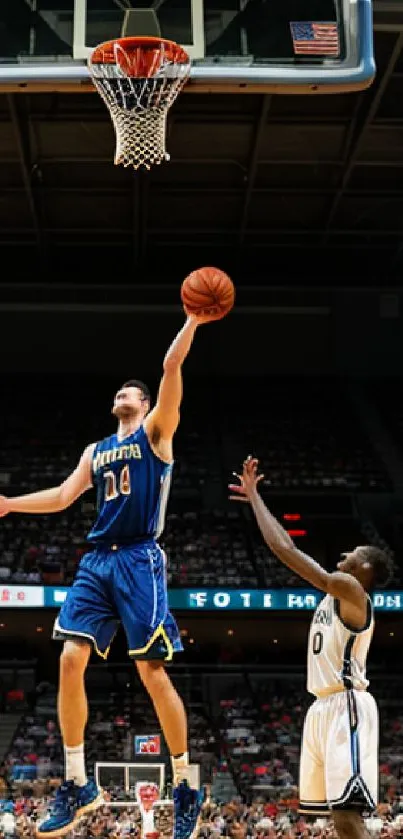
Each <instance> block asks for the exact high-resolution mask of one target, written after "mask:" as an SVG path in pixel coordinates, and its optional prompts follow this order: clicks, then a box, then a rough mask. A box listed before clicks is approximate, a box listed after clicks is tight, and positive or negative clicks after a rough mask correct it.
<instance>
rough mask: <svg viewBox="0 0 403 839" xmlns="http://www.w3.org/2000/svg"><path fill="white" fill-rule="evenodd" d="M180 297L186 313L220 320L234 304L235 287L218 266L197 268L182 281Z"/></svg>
mask: <svg viewBox="0 0 403 839" xmlns="http://www.w3.org/2000/svg"><path fill="white" fill-rule="evenodd" d="M181 298H182V303H183V306H184V309H185V312H186V314H188V315H199V316H200V317H209V318H211V320H220V318H223V317H225V315H227V314H228V312H230V311H231V309H232V307H233V305H234V300H235V288H234V285H233V282H232V280H230V278H229V277H228V275H227V274H224V271H220V269H219V268H198V269H197V270H196V271H192V273H191V274H189V276H188V277H186V279H185V280H184V281H183V283H182V288H181Z"/></svg>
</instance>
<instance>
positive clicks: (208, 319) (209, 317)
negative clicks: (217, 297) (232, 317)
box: [183, 306, 223, 326]
mask: <svg viewBox="0 0 403 839" xmlns="http://www.w3.org/2000/svg"><path fill="white" fill-rule="evenodd" d="M183 310H184V312H185V314H186V315H187V317H188V319H189V320H191V321H192V322H193V323H195V324H196V326H201V325H202V323H212V321H213V320H221V319H222V318H223V314H222V312H218V313H217V312H215V314H214V313H213V314H212V313H210V314H209V313H208V310H206V314H203V315H194V314H193V312H188V310H187V308H186V306H184V307H183Z"/></svg>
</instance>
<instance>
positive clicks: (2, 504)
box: [0, 495, 10, 518]
mask: <svg viewBox="0 0 403 839" xmlns="http://www.w3.org/2000/svg"><path fill="white" fill-rule="evenodd" d="M9 512H10V502H9V500H8V498H6V496H5V495H0V518H3V516H7V515H8V513H9Z"/></svg>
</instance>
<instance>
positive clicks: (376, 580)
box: [362, 545, 393, 588]
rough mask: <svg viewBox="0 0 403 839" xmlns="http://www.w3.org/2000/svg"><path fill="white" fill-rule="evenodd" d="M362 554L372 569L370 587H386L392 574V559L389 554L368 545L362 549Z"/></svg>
mask: <svg viewBox="0 0 403 839" xmlns="http://www.w3.org/2000/svg"><path fill="white" fill-rule="evenodd" d="M362 554H363V557H364V559H365V560H366V562H369V563H370V565H371V567H372V586H373V587H375V586H376V587H378V588H383V587H384V586H386V585H387V584H388V582H389V580H390V578H391V576H392V574H393V559H392V557H391V555H390V554H389V552H388V551H384V550H382V548H375V547H373V546H372V545H368V546H367V547H365V548H363V550H362Z"/></svg>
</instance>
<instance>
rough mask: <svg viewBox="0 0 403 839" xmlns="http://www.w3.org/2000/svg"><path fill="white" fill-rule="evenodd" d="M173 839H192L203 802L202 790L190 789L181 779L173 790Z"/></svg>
mask: <svg viewBox="0 0 403 839" xmlns="http://www.w3.org/2000/svg"><path fill="white" fill-rule="evenodd" d="M173 798H174V839H193V837H194V836H195V835H196V833H197V830H198V827H199V824H200V821H201V809H202V806H203V804H204V800H205V793H204V790H198V789H192V788H191V787H190V786H189V783H188V781H187V780H186V778H183V780H181V781H180V782H179V783H178V785H177V786H176V787H174V790H173Z"/></svg>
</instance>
